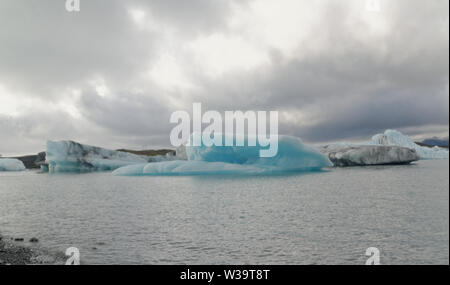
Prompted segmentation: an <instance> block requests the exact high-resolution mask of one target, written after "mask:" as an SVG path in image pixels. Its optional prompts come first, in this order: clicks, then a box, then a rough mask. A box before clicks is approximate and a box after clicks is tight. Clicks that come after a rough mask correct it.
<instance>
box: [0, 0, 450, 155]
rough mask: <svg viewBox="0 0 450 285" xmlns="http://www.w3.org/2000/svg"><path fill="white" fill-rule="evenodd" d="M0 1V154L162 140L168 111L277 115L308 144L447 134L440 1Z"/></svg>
mask: <svg viewBox="0 0 450 285" xmlns="http://www.w3.org/2000/svg"><path fill="white" fill-rule="evenodd" d="M80 2H81V11H80V12H78V13H76V12H74V13H69V12H67V11H66V9H65V0H39V1H30V0H1V1H0V154H3V155H13V154H26V153H33V152H38V151H41V150H45V141H46V140H48V139H51V140H62V139H72V140H77V141H80V142H82V143H87V144H92V145H99V146H104V147H108V148H119V147H127V148H136V149H140V148H148V147H159V146H170V143H169V133H170V130H171V128H172V127H174V125H171V124H169V118H170V114H171V113H172V112H174V111H176V110H188V111H190V110H192V103H193V102H201V103H202V104H203V109H204V110H219V111H221V112H222V111H225V110H243V111H245V110H266V111H270V110H278V111H279V112H280V133H283V134H291V135H296V136H299V137H301V138H302V139H303V140H304V141H306V142H309V143H323V142H329V141H337V140H339V141H340V140H360V139H369V138H370V137H371V136H372V135H373V134H375V133H379V132H382V131H384V130H385V129H388V128H392V129H398V130H400V131H403V132H405V133H407V134H409V135H411V136H415V137H417V138H420V137H426V136H434V135H437V136H448V132H449V125H448V122H449V106H448V105H449V63H448V61H449V11H448V10H449V7H448V6H449V1H448V0H434V1H424V0H380V7H381V9H380V11H378V12H376V11H369V10H367V9H366V1H365V0H306V1H300V0H286V1H284V0H283V1H279V0H276V1H275V0H253V1H252V0H235V1H232V0H227V1H225V0H189V1H184V0H178V1H175V0H150V1H137V0H136V1H135V0H129V1H118V0H81V1H80Z"/></svg>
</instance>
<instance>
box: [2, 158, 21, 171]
mask: <svg viewBox="0 0 450 285" xmlns="http://www.w3.org/2000/svg"><path fill="white" fill-rule="evenodd" d="M23 170H25V165H23V163H22V161H20V160H18V159H14V158H0V171H23Z"/></svg>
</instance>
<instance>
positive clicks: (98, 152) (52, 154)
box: [45, 141, 148, 173]
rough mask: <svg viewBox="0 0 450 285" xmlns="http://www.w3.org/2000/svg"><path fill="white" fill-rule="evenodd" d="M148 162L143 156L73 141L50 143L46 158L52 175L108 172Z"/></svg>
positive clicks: (48, 143)
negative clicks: (58, 173)
mask: <svg viewBox="0 0 450 285" xmlns="http://www.w3.org/2000/svg"><path fill="white" fill-rule="evenodd" d="M146 162H148V159H147V158H145V157H143V156H139V155H135V154H131V153H127V152H121V151H115V150H109V149H104V148H100V147H95V146H90V145H83V144H80V143H76V142H73V141H57V142H55V141H48V142H47V149H46V156H45V164H46V165H48V171H49V172H50V173H57V172H90V171H108V170H114V169H117V168H119V167H123V166H126V165H131V164H139V163H146Z"/></svg>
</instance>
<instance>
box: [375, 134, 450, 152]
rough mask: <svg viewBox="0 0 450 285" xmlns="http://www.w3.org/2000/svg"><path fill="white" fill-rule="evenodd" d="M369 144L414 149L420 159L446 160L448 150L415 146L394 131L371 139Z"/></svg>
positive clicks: (405, 137) (408, 139) (409, 139)
mask: <svg viewBox="0 0 450 285" xmlns="http://www.w3.org/2000/svg"><path fill="white" fill-rule="evenodd" d="M369 144H373V145H396V146H403V147H407V148H410V149H414V150H415V151H416V152H417V154H418V155H419V156H420V158H422V159H448V158H449V156H448V150H447V149H443V148H440V147H433V148H430V147H424V146H420V145H418V144H416V143H415V142H414V141H413V140H411V138H409V137H408V136H406V135H404V134H402V133H401V132H399V131H395V130H386V131H385V132H384V134H377V135H374V136H373V137H372V141H371V142H369Z"/></svg>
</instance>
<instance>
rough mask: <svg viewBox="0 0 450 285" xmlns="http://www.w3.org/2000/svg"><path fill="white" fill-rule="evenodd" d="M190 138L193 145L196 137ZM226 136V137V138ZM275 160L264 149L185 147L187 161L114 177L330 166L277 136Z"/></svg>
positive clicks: (294, 141) (140, 167) (139, 168)
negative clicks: (266, 155)
mask: <svg viewBox="0 0 450 285" xmlns="http://www.w3.org/2000/svg"><path fill="white" fill-rule="evenodd" d="M194 136H195V135H191V143H190V144H189V145H192V141H193V137H194ZM224 136H227V135H224ZM278 138H279V140H278V153H277V155H276V156H275V157H270V158H269V157H267V158H261V157H260V156H259V150H260V149H261V146H259V145H257V146H248V137H247V138H245V145H246V146H210V147H208V146H205V145H201V146H186V147H185V150H181V149H179V150H177V153H182V155H181V157H182V158H185V159H187V160H182V159H180V160H176V161H165V162H155V163H148V164H139V165H130V166H125V167H122V168H119V169H117V170H115V171H114V172H113V174H114V175H211V174H272V173H274V174H275V173H284V172H295V171H314V170H320V169H321V168H323V167H327V166H331V165H332V164H331V162H330V161H329V159H328V158H327V157H326V156H324V155H323V154H321V153H320V152H319V151H318V150H316V149H314V148H312V147H309V146H306V145H305V144H303V143H302V141H301V140H300V139H299V138H296V137H291V136H279V137H278Z"/></svg>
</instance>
